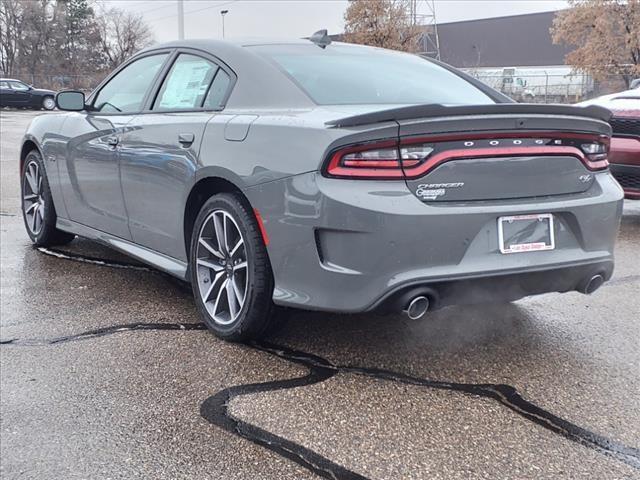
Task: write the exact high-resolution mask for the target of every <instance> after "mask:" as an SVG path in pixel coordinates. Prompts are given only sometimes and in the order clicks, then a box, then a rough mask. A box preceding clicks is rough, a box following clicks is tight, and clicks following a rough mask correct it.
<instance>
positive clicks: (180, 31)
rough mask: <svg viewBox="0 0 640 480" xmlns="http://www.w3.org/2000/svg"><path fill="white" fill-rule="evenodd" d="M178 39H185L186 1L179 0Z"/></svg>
mask: <svg viewBox="0 0 640 480" xmlns="http://www.w3.org/2000/svg"><path fill="white" fill-rule="evenodd" d="M178 39H179V40H184V1H183V0H178Z"/></svg>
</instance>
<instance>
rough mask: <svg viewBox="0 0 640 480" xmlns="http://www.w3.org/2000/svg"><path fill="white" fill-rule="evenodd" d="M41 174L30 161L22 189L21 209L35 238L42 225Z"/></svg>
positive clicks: (43, 205) (42, 198) (37, 166)
mask: <svg viewBox="0 0 640 480" xmlns="http://www.w3.org/2000/svg"><path fill="white" fill-rule="evenodd" d="M42 178H43V177H42V172H41V171H40V165H39V164H38V162H36V161H35V160H32V161H30V162H29V163H28V164H27V166H26V168H25V170H24V178H23V180H22V181H23V187H22V208H23V209H24V216H25V218H26V220H27V222H26V223H27V226H28V227H29V230H30V231H31V233H32V234H33V235H35V236H37V235H38V234H39V233H40V231H41V230H42V225H43V223H44V213H45V208H46V205H45V201H44V197H43V195H42Z"/></svg>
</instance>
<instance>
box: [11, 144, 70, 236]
mask: <svg viewBox="0 0 640 480" xmlns="http://www.w3.org/2000/svg"><path fill="white" fill-rule="evenodd" d="M21 186H22V217H23V219H24V226H25V227H26V229H27V233H28V234H29V237H30V238H31V241H32V242H33V243H34V244H36V246H38V247H49V246H53V245H63V244H65V243H69V242H70V241H71V240H73V239H74V238H75V235H71V234H70V233H66V232H63V231H61V230H58V229H57V228H56V220H57V218H58V217H57V215H56V209H55V207H54V205H53V198H52V197H51V190H50V189H49V181H48V180H47V173H46V172H45V169H44V165H43V163H42V157H41V156H40V153H39V152H38V151H37V150H32V151H31V152H29V153H28V154H27V157H26V158H25V160H24V167H23V169H22V182H21Z"/></svg>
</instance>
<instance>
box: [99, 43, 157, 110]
mask: <svg viewBox="0 0 640 480" xmlns="http://www.w3.org/2000/svg"><path fill="white" fill-rule="evenodd" d="M166 59H167V54H166V53H162V54H158V55H150V56H148V57H143V58H141V59H140V60H136V61H134V62H133V63H130V64H129V65H127V66H126V67H125V68H124V69H122V70H120V72H118V73H117V74H116V76H115V77H113V78H112V79H111V80H109V83H107V84H106V85H105V86H104V87H102V89H101V90H100V92H99V93H98V95H97V96H96V98H95V100H94V102H93V108H94V110H97V111H99V112H104V113H120V112H125V113H126V112H138V111H140V110H141V109H142V106H143V105H142V103H143V102H144V98H145V95H146V94H147V91H148V90H149V88H150V87H151V84H152V83H153V80H154V78H155V77H156V75H157V73H158V71H159V70H160V68H161V67H162V65H163V64H164V61H165V60H166Z"/></svg>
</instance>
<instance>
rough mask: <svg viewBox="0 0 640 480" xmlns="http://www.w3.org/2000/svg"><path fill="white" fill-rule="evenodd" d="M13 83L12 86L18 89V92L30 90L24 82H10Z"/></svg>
mask: <svg viewBox="0 0 640 480" xmlns="http://www.w3.org/2000/svg"><path fill="white" fill-rule="evenodd" d="M9 83H10V84H11V88H13V89H14V90H17V91H18V92H26V91H27V90H29V87H28V86H27V85H25V84H24V83H22V82H9Z"/></svg>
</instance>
